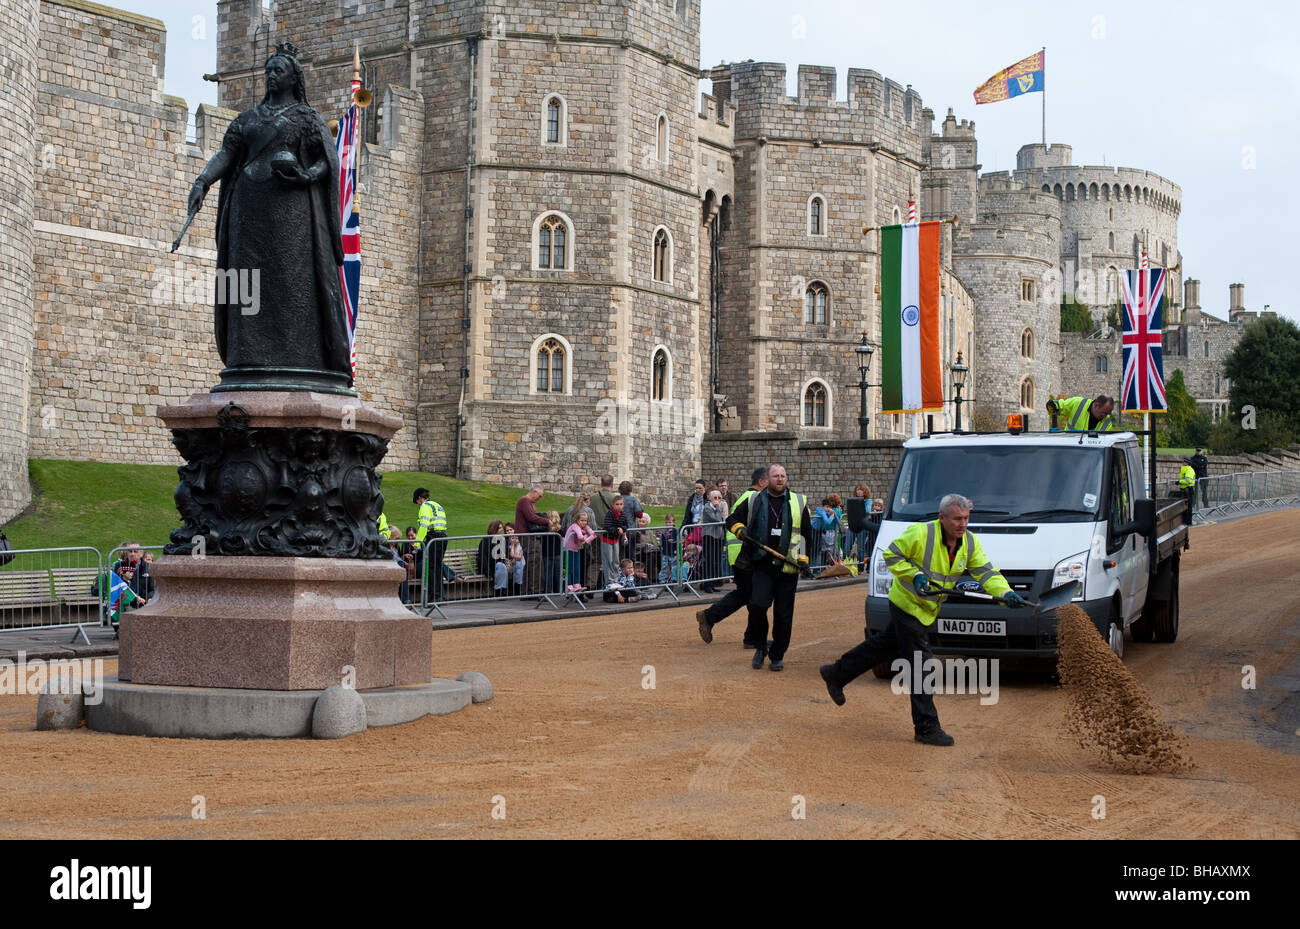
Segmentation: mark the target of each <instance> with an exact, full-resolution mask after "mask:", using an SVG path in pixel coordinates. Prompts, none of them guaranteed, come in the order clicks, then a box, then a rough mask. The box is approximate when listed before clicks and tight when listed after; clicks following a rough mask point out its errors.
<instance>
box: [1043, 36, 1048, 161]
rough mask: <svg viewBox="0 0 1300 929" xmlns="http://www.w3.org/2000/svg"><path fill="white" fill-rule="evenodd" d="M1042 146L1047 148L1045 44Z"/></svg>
mask: <svg viewBox="0 0 1300 929" xmlns="http://www.w3.org/2000/svg"><path fill="white" fill-rule="evenodd" d="M1043 148H1047V46H1046V45H1044V46H1043Z"/></svg>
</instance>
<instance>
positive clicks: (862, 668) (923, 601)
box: [820, 494, 1025, 745]
mask: <svg viewBox="0 0 1300 929" xmlns="http://www.w3.org/2000/svg"><path fill="white" fill-rule="evenodd" d="M970 511H971V501H970V500H968V499H966V498H965V497H963V496H962V495H961V494H948V495H947V496H946V497H944V498H943V499H942V500H941V501H940V502H939V518H938V519H937V520H935V521H934V522H925V523H913V524H912V525H911V526H908V527H907V529H906V530H904V532H903V534H902V535H900V536H899V537H898V538H897V539H895V540H894V542H893V544H891V545H890V546H889V548H887V549H886V550H885V554H884V558H885V564H886V565H888V566H889V570H890V572H891V573H893V575H894V583H893V584H892V585H891V586H890V588H889V626H888V627H887V628H886V629H885V630H883V631H881V632H876V633H873V634H872V635H871V636H869V637H868V638H867V639H866V641H864V642H863V643H862V644H860V645H858V646H857V647H856V648H853V649H851V650H850V651H848V652H846V653H845V654H844V655H842V656H841V657H840V659H839V661H836V662H835V663H834V664H828V665H822V666H821V669H820V670H821V676H822V680H824V681H825V682H826V690H827V691H828V692H829V693H830V695H831V699H832V700H834V701H835V703H836V704H837V705H839V706H843V705H844V685H845V684H847V683H849V681H851V680H853V679H854V678H856V677H857V676H858V675H860V674H863V673H864V672H866V671H868V670H870V669H871V668H874V667H875V666H876V665H878V664H880V663H881V662H882V661H890V660H891V659H894V658H903V659H905V660H907V661H909V662H918V663H920V664H921V665H922V666H924V663H925V662H927V661H929V660H930V659H931V658H933V657H934V656H933V654H932V653H931V651H930V643H929V634H928V633H929V627H930V626H932V625H934V621H935V619H936V618H938V616H939V604H941V603H942V602H943V601H944V599H946V596H947V595H946V593H945V591H950V590H951V589H952V588H953V585H955V584H956V583H957V581H958V580H960V579H961V578H962V576H964V575H967V574H969V575H970V576H971V577H972V578H974V579H975V580H976V581H978V582H979V584H980V586H981V587H983V588H984V590H985V592H986V593H990V594H993V595H994V596H1000V597H1001V598H1002V602H1003V603H1004V604H1006V605H1007V606H1009V607H1022V606H1024V605H1025V601H1024V598H1023V597H1021V596H1020V595H1019V594H1018V593H1016V592H1015V591H1014V590H1012V589H1011V586H1010V585H1009V584H1008V583H1007V582H1006V579H1005V578H1004V577H1003V576H1002V575H1001V574H999V573H998V572H997V571H996V570H995V569H994V567H993V565H991V564H990V563H989V560H988V556H986V555H985V554H984V549H983V547H982V546H981V545H980V543H979V539H977V538H975V534H974V533H972V532H971V531H970V530H969V529H967V528H966V526H967V524H968V523H969V522H970ZM909 677H912V676H909ZM913 679H915V678H913ZM912 725H913V727H914V728H915V730H916V741H918V742H924V743H925V744H927V745H952V744H953V741H954V740H953V737H952V736H950V735H948V733H946V732H944V731H943V729H942V728H941V727H940V726H939V713H938V711H937V710H935V708H934V697H933V696H932V695H930V694H928V693H924V692H922V693H916V692H915V691H913V693H912Z"/></svg>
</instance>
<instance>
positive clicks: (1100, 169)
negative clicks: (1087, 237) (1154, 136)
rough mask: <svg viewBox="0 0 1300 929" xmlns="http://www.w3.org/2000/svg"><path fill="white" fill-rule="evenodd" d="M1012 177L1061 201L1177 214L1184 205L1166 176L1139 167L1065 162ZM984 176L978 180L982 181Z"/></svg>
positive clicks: (1181, 191) (1175, 188)
mask: <svg viewBox="0 0 1300 929" xmlns="http://www.w3.org/2000/svg"><path fill="white" fill-rule="evenodd" d="M1015 178H1016V179H1017V180H1019V181H1021V182H1022V183H1024V184H1025V185H1026V186H1033V187H1038V188H1039V189H1040V190H1046V191H1048V192H1050V193H1052V194H1054V195H1055V196H1056V197H1057V199H1059V200H1062V201H1066V202H1069V201H1074V200H1100V201H1107V202H1111V203H1131V204H1137V205H1139V206H1145V207H1149V208H1151V209H1153V210H1156V211H1158V212H1163V213H1168V214H1170V215H1172V216H1175V217H1176V216H1177V215H1178V214H1179V213H1181V212H1182V208H1183V203H1182V201H1183V189H1182V188H1181V187H1180V186H1178V185H1177V184H1175V183H1174V182H1173V181H1171V180H1169V179H1168V178H1165V177H1162V176H1160V175H1159V174H1156V173H1155V172H1154V171H1146V170H1143V169H1141V168H1120V167H1108V166H1103V165H1064V166H1061V167H1056V168H1031V169H1026V170H1020V169H1018V170H1016V172H1015ZM983 180H984V179H983V178H981V179H980V182H981V184H982V183H983Z"/></svg>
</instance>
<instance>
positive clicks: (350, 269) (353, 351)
mask: <svg viewBox="0 0 1300 929" xmlns="http://www.w3.org/2000/svg"><path fill="white" fill-rule="evenodd" d="M360 89H361V81H359V80H355V79H354V80H353V81H352V94H353V102H352V105H351V106H350V107H348V111H347V113H346V114H345V115H344V116H343V118H342V119H341V120H339V134H338V137H337V138H336V139H335V140H334V144H335V146H336V147H337V148H338V153H339V213H340V216H339V219H340V220H341V222H340V225H341V226H342V229H343V264H342V266H340V267H339V282H340V283H341V284H342V285H343V306H344V309H346V310H347V315H348V355H349V357H350V358H351V363H352V375H353V377H355V376H356V373H357V300H358V298H359V297H360V295H361V215H360V214H359V213H358V212H357V200H356V194H357V149H359V148H360V147H361V146H360V144H359V142H358V139H357V123H358V112H357V104H356V98H355V95H356V92H357V91H358V90H360Z"/></svg>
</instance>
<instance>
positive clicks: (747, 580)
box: [695, 468, 767, 648]
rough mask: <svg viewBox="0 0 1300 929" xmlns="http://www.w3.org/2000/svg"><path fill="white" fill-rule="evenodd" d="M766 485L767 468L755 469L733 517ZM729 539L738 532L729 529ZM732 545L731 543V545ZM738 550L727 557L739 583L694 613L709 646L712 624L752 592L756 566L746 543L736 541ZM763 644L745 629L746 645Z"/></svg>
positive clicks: (730, 520) (743, 603) (734, 510)
mask: <svg viewBox="0 0 1300 929" xmlns="http://www.w3.org/2000/svg"><path fill="white" fill-rule="evenodd" d="M765 487H767V468H755V469H754V474H753V479H752V480H751V481H750V485H749V489H748V490H746V491H745V492H744V493H743V494H741V495H740V496H739V497H737V498H736V505H735V506H733V507H732V508H731V513H730V514H729V515H731V516H733V517H734V514H735V512H736V507H738V506H740V505H741V504H743V503H744V502H745V501H746V500H748V499H749V498H750V497H752V496H754V494H756V493H759V492H761V491H762V490H763V489H764V488H765ZM727 522H728V523H735V519H734V518H732V519H728V520H727ZM727 537H728V539H731V538H735V533H733V532H731V531H730V530H728V531H727ZM728 548H730V544H728ZM736 548H737V551H736V553H735V556H734V557H732V555H731V552H730V551H728V553H727V556H728V559H729V560H730V562H731V565H732V577H733V578H734V580H735V582H736V586H735V587H733V588H732V589H731V590H729V591H727V593H726V595H725V596H723V598H722V599H721V600H718V601H717V602H715V603H713V604H712V605H710V606H709V608H708V609H707V610H700V611H699V612H698V613H696V614H695V622H696V623H697V624H698V625H699V629H700V638H701V639H703V640H704V644H705V645H708V644H709V643H710V642H712V641H713V627H714V626H716V625H717V624H718V623H720V622H722V621H723V620H724V619H726V618H727V617H728V616H730V615H731V614H732V613H734V612H736V610H738V609H740V608H741V607H742V606H746V605H747V604H748V603H749V599H750V596H751V595H752V594H753V592H754V591H753V580H754V566H753V564H752V562H751V560H750V559H749V558H747V557H745V555H744V545H743V543H740V542H739V540H737V546H736ZM763 641H764V642H766V641H767V635H766V633H764V637H763ZM761 644H762V643H760V642H750V641H749V630H748V628H747V629H746V630H745V642H744V645H745V648H758V647H759V646H760V645H761Z"/></svg>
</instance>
